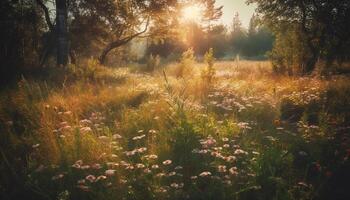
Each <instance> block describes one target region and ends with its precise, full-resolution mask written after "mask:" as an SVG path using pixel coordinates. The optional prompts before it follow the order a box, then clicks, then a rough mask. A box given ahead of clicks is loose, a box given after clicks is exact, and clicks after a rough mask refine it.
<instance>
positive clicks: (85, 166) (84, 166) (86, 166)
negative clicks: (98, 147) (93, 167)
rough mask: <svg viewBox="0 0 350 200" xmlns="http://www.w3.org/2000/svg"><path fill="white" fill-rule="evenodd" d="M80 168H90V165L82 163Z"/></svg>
mask: <svg viewBox="0 0 350 200" xmlns="http://www.w3.org/2000/svg"><path fill="white" fill-rule="evenodd" d="M80 169H82V170H85V169H90V166H89V165H83V166H81V167H80Z"/></svg>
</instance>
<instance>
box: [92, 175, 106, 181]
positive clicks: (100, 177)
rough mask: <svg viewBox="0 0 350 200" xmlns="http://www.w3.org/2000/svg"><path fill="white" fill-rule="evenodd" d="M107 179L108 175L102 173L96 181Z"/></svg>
mask: <svg viewBox="0 0 350 200" xmlns="http://www.w3.org/2000/svg"><path fill="white" fill-rule="evenodd" d="M105 179H107V177H106V176H103V175H101V176H98V177H97V178H96V181H95V182H98V181H100V180H105Z"/></svg>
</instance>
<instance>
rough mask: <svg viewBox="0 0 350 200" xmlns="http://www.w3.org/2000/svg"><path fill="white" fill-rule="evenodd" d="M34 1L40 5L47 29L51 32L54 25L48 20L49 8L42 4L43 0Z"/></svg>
mask: <svg viewBox="0 0 350 200" xmlns="http://www.w3.org/2000/svg"><path fill="white" fill-rule="evenodd" d="M36 3H37V4H38V5H39V6H40V7H41V9H43V11H44V14H45V20H46V23H47V26H48V27H49V30H50V31H51V32H53V31H54V29H55V27H54V25H53V24H52V22H51V20H50V13H49V9H48V8H47V7H46V6H45V4H44V2H42V0H36Z"/></svg>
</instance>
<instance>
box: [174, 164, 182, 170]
mask: <svg viewBox="0 0 350 200" xmlns="http://www.w3.org/2000/svg"><path fill="white" fill-rule="evenodd" d="M180 169H183V167H182V166H180V165H179V166H176V167H175V170H180Z"/></svg>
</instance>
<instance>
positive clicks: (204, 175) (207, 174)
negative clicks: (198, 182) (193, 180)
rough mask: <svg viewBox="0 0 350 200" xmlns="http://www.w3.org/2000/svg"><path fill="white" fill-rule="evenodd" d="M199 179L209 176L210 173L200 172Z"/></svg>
mask: <svg viewBox="0 0 350 200" xmlns="http://www.w3.org/2000/svg"><path fill="white" fill-rule="evenodd" d="M199 176H200V177H206V176H211V173H210V172H208V171H205V172H202V173H200V174H199Z"/></svg>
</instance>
